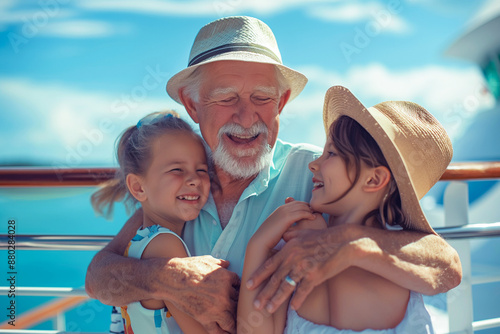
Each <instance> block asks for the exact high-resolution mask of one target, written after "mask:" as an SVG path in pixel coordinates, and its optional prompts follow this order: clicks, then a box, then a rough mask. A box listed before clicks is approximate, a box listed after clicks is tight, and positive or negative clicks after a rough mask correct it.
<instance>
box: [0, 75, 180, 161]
mask: <svg viewBox="0 0 500 334" xmlns="http://www.w3.org/2000/svg"><path fill="white" fill-rule="evenodd" d="M27 94H28V95H29V98H27V96H28V95H27ZM124 94H130V92H121V93H117V94H116V95H113V94H106V93H102V92H93V91H83V90H80V89H77V88H73V87H68V86H65V85H62V84H49V83H45V82H36V81H33V80H29V79H25V78H17V77H10V78H2V79H0V99H2V101H3V103H4V105H5V104H6V105H8V106H9V109H10V110H11V113H10V114H9V115H5V116H2V117H1V118H3V120H2V125H1V128H2V131H0V137H1V138H0V141H1V142H5V143H7V142H9V143H11V145H8V146H5V147H4V148H3V149H2V153H1V155H0V158H1V159H2V160H6V159H7V160H8V159H22V158H24V157H30V158H35V159H40V160H42V161H44V162H47V161H48V160H49V161H53V162H56V163H58V164H62V165H79V164H84V163H85V162H87V163H88V162H95V161H102V162H107V163H111V162H112V161H113V153H112V151H113V148H114V141H115V139H116V138H117V136H118V135H119V134H120V133H121V131H123V130H124V129H125V128H126V127H127V126H130V125H132V124H135V123H137V121H138V120H139V119H140V118H141V117H142V116H144V115H145V114H147V113H149V112H151V111H155V110H161V109H166V108H173V109H176V110H178V111H179V113H180V114H181V115H182V116H183V117H184V118H185V119H187V117H188V116H187V115H186V114H185V112H184V114H183V111H181V110H180V109H181V108H179V106H178V105H176V104H175V103H174V102H172V101H169V100H168V99H167V97H165V98H156V97H154V96H145V97H143V98H141V101H136V102H137V103H133V102H134V101H133V99H129V100H127V101H125V100H123V98H122V96H123V95H124ZM131 101H132V102H131ZM139 102H140V103H139ZM106 122H108V123H106ZM19 123H22V124H21V126H22V128H20V126H19Z"/></svg>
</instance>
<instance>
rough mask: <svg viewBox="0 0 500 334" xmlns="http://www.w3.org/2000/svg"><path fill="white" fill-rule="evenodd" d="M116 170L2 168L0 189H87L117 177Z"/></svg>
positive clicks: (0, 170)
mask: <svg viewBox="0 0 500 334" xmlns="http://www.w3.org/2000/svg"><path fill="white" fill-rule="evenodd" d="M115 172H116V168H48V167H47V168H31V167H22V168H0V187H60V186H65V187H86V186H96V185H98V184H100V183H102V182H105V181H107V180H109V179H112V178H113V177H114V176H115Z"/></svg>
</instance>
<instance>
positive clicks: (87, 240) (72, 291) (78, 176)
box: [0, 162, 500, 334]
mask: <svg viewBox="0 0 500 334" xmlns="http://www.w3.org/2000/svg"><path fill="white" fill-rule="evenodd" d="M114 172H115V170H114V169H113V168H100V169H62V170H61V169H59V170H54V169H50V168H47V169H32V168H17V169H2V168H0V187H26V186H30V187H33V186H40V187H47V186H48V187H53V186H89V185H97V184H99V183H100V182H103V181H105V180H107V179H109V178H111V177H113V176H114ZM491 178H500V162H488V163H462V164H452V165H450V167H449V168H448V170H447V172H446V173H445V175H443V177H442V180H446V181H452V182H450V184H449V185H448V186H447V188H446V191H445V195H444V208H445V221H444V227H440V228H435V230H436V232H438V233H439V234H440V235H441V236H443V237H444V238H446V239H447V240H448V241H449V243H450V244H451V245H452V246H453V247H454V248H455V249H456V250H457V252H458V254H459V255H460V259H461V262H462V270H463V277H462V282H461V283H460V285H459V286H458V287H456V288H455V289H452V290H450V291H449V292H448V293H447V294H446V295H447V308H448V311H447V313H448V319H449V320H448V323H449V324H448V330H449V331H448V332H449V333H450V334H458V333H466V334H468V333H473V332H476V331H480V330H484V329H490V328H500V317H499V318H491V319H485V320H480V321H473V314H472V311H473V299H472V286H473V285H478V284H487V283H494V282H500V276H499V275H490V276H481V277H472V274H471V259H470V239H471V238H487V237H495V236H500V222H495V223H485V222H481V223H475V224H469V214H468V209H469V205H468V186H467V183H465V182H463V181H464V180H470V179H491ZM15 238H16V250H65V251H75V250H87V251H97V250H100V249H101V248H102V247H104V245H106V244H107V243H108V242H109V240H111V238H112V236H80V235H78V236H76V235H57V236H56V235H16V236H15ZM7 247H8V235H0V250H1V249H4V250H5V249H7ZM8 290H9V287H0V294H2V295H4V294H6V293H7V292H8ZM16 294H18V295H26V296H54V297H64V298H67V299H70V298H81V297H87V294H86V293H85V290H84V289H82V288H71V287H57V288H48V287H16ZM65 307H66V308H67V307H68V306H65ZM66 308H64V307H62V308H61V310H60V312H59V313H58V314H57V315H56V321H55V323H56V325H55V327H56V329H55V330H29V329H17V330H10V329H7V330H4V329H0V333H30V334H31V333H69V332H66V328H65V319H64V312H65V311H66V310H67V309H66ZM19 316H20V317H21V316H22V315H19ZM499 316H500V310H499ZM80 333H81V332H80Z"/></svg>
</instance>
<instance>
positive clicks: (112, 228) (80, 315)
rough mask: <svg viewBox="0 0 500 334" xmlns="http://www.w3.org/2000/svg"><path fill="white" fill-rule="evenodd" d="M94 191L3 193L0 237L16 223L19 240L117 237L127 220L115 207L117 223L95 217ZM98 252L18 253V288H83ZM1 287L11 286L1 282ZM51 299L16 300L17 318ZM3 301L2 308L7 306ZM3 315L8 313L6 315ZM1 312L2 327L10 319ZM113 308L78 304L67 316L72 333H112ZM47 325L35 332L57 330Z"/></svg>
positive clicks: (20, 190) (4, 298)
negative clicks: (38, 236)
mask: <svg viewBox="0 0 500 334" xmlns="http://www.w3.org/2000/svg"><path fill="white" fill-rule="evenodd" d="M93 191H94V188H51V189H49V188H17V189H10V188H3V189H2V188H0V224H1V225H0V226H1V227H0V231H1V232H0V233H1V234H6V233H7V222H8V220H15V222H16V224H15V226H16V234H17V235H21V234H47V235H53V234H55V235H115V234H116V233H117V232H118V231H119V229H120V228H121V226H122V225H123V222H124V221H125V220H126V219H127V215H126V213H125V210H124V209H123V207H122V206H121V205H119V206H117V208H116V212H115V215H114V219H113V220H112V221H107V220H105V219H103V218H101V217H96V216H95V214H94V212H93V210H92V208H91V205H90V195H91V194H92V192H93ZM95 253H96V252H95V251H30V250H17V251H16V272H17V274H16V286H17V287H43V286H45V287H73V288H80V287H84V284H85V273H86V269H87V266H88V264H89V263H90V261H91V260H92V257H93V256H94V254H95ZM0 258H1V259H4V260H3V261H0V267H4V268H2V270H1V272H2V273H6V272H7V271H8V268H7V251H4V250H3V251H0ZM2 282H3V283H2V284H0V285H1V286H5V285H7V282H6V281H5V280H4V279H2ZM52 299H54V298H52V297H31V296H19V295H16V298H15V302H16V316H17V318H19V317H20V316H21V315H22V314H23V313H24V312H26V311H28V310H30V309H32V308H33V307H36V306H38V305H42V304H44V303H46V302H48V301H49V300H52ZM9 300H10V299H9V298H8V297H7V296H6V295H2V296H0V308H1V309H2V310H5V309H6V307H7V306H8V303H9ZM4 312H5V311H4ZM4 312H1V313H0V314H1V315H0V316H1V318H0V319H1V322H3V321H4V320H6V319H7V318H6V315H5V316H4V315H3V314H4ZM110 312H111V307H110V306H107V305H103V304H101V303H100V302H98V301H96V300H91V301H89V302H87V303H84V304H80V305H79V306H77V307H75V308H74V309H72V310H71V311H69V312H68V313H67V314H66V326H67V329H68V331H74V332H105V331H106V330H107V329H108V328H109V319H110ZM53 328H54V327H53V321H52V320H50V321H46V322H44V323H41V324H38V325H37V326H35V327H33V329H53Z"/></svg>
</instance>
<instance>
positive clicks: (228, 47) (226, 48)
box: [188, 43, 281, 67]
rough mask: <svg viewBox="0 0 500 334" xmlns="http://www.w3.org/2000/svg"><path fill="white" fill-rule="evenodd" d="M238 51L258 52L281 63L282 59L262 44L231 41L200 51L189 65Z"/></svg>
mask: <svg viewBox="0 0 500 334" xmlns="http://www.w3.org/2000/svg"><path fill="white" fill-rule="evenodd" d="M236 51H246V52H252V53H258V54H261V55H264V56H267V57H269V58H271V59H273V60H274V61H276V62H278V63H279V64H281V59H280V58H279V57H278V56H276V54H275V53H274V52H273V51H271V50H270V49H268V48H266V47H264V46H262V45H258V44H252V43H231V44H224V45H221V46H218V47H215V48H213V49H210V50H207V51H205V52H202V53H200V54H199V55H197V56H196V57H194V58H193V59H191V61H190V62H189V64H188V67H189V66H193V65H196V64H199V63H201V62H202V61H204V60H206V59H208V58H210V57H213V56H217V55H219V54H223V53H228V52H236Z"/></svg>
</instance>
